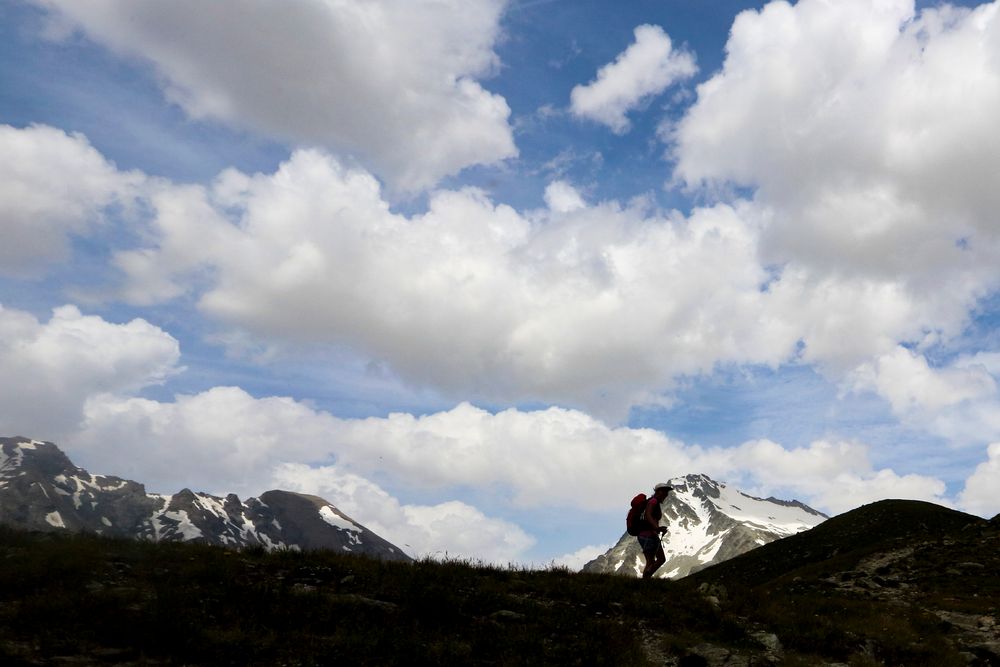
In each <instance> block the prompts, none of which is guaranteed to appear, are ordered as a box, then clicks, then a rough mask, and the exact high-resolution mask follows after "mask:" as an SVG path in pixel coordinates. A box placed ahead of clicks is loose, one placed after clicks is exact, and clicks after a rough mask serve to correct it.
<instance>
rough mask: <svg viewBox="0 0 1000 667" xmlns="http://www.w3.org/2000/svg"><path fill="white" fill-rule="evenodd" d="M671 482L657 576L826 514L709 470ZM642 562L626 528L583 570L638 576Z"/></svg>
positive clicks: (685, 570) (682, 571)
mask: <svg viewBox="0 0 1000 667" xmlns="http://www.w3.org/2000/svg"><path fill="white" fill-rule="evenodd" d="M670 485H671V486H672V487H674V490H673V491H672V492H671V493H670V495H669V496H668V497H667V499H666V500H665V501H664V502H663V505H662V506H661V507H662V509H663V518H664V520H663V521H662V522H661V524H665V525H666V526H667V533H666V535H664V536H663V551H664V553H665V554H666V556H667V562H666V563H665V564H664V565H663V567H661V568H660V570H659V571H658V572H657V573H656V575H654V576H656V577H662V578H670V579H677V578H680V577H683V576H686V575H688V574H690V573H692V572H696V571H698V570H700V569H702V568H705V567H708V566H709V565H713V564H715V563H721V562H722V561H724V560H728V559H730V558H732V557H734V556H738V555H740V554H742V553H745V552H747V551H750V550H751V549H755V548H756V547H759V546H761V545H764V544H767V543H768V542H773V541H774V540H777V539H780V538H782V537H788V536H789V535H794V534H795V533H799V532H802V531H803V530H808V529H810V528H812V527H813V526H816V525H818V524H820V523H822V522H823V521H824V520H826V519H827V516H826V515H825V514H822V513H821V512H817V511H816V510H814V509H812V508H811V507H807V506H806V505H803V504H802V503H800V502H798V501H786V500H778V499H776V498H767V499H762V498H755V497H753V496H749V495H747V494H745V493H743V492H741V491H738V490H736V489H734V488H731V487H729V486H727V485H726V484H723V483H721V482H716V481H715V480H713V479H711V478H710V477H708V476H707V475H700V474H699V475H686V476H684V477H675V478H674V479H671V480H670ZM622 515H623V516H624V512H623V513H622ZM644 563H645V561H644V560H643V557H642V551H641V550H640V549H639V544H638V541H637V540H636V539H635V537H633V536H631V535H629V534H628V533H625V534H624V535H622V537H621V539H620V540H618V543H617V544H616V545H615V546H614V547H612V548H611V549H609V550H608V551H607V552H606V553H605V554H603V555H601V556H598V557H597V558H595V559H594V560H592V561H590V562H589V563H587V564H586V565H584V567H583V571H584V572H606V573H616V574H628V575H635V576H639V575H641V574H642V569H643V566H644Z"/></svg>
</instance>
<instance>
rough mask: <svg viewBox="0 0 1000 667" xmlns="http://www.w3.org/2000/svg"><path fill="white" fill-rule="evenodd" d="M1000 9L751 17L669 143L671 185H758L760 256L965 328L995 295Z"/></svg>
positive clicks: (876, 8) (850, 1) (837, 6)
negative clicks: (891, 295) (847, 281)
mask: <svg viewBox="0 0 1000 667" xmlns="http://www.w3.org/2000/svg"><path fill="white" fill-rule="evenodd" d="M998 7H1000V5H998V4H997V3H989V4H984V5H981V6H979V7H977V8H976V9H974V10H966V9H956V8H953V7H950V6H947V5H945V6H942V7H940V8H937V9H924V10H922V11H921V12H920V13H917V12H916V11H915V9H914V4H913V2H912V0H892V1H881V0H844V1H843V2H825V1H821V0H803V1H802V2H799V3H796V4H795V5H791V4H788V3H785V2H774V3H770V4H768V5H766V6H765V7H764V8H763V9H761V10H760V11H747V12H743V13H742V14H740V15H739V16H738V17H737V18H736V20H735V22H734V24H733V27H732V31H731V33H730V38H729V41H728V43H727V47H726V49H727V57H726V61H725V64H724V66H723V68H722V70H721V71H720V72H719V73H718V74H716V75H715V76H713V77H712V78H711V79H709V80H708V81H706V82H705V83H703V84H701V85H700V86H699V87H698V98H697V101H696V102H695V104H694V105H693V106H692V107H691V109H690V110H689V112H688V113H687V114H686V116H685V117H684V118H683V119H682V120H681V121H680V123H679V124H678V126H677V131H676V134H675V135H673V136H674V139H675V141H676V144H675V145H674V147H673V153H674V157H675V158H676V159H677V168H676V171H675V177H676V178H678V179H680V180H681V181H683V182H686V183H687V184H688V185H690V186H697V185H708V186H711V187H722V188H725V187H727V186H729V185H733V184H736V185H740V186H749V187H751V188H755V189H756V191H755V195H754V198H755V203H756V204H757V205H758V206H759V207H760V208H761V209H762V210H763V211H766V212H767V215H768V216H769V218H768V223H767V224H766V225H765V226H764V228H763V232H762V239H761V257H762V261H764V262H766V263H769V264H774V265H776V266H779V267H785V268H787V269H788V270H792V271H804V272H806V273H807V274H808V275H809V276H810V280H811V281H812V284H822V281H825V280H828V279H832V280H837V281H840V280H842V279H843V277H844V276H850V277H851V279H852V280H857V281H862V280H867V281H871V282H872V283H873V286H877V285H879V284H881V286H882V287H881V288H880V289H885V290H895V291H896V292H898V294H899V296H900V297H901V301H902V302H903V303H908V304H913V305H914V306H916V307H917V309H919V310H922V311H924V312H925V313H927V314H929V315H931V318H930V319H921V320H915V321H919V322H921V326H923V327H925V328H927V329H929V330H932V331H942V332H943V333H944V334H945V335H946V336H947V335H955V334H957V333H958V332H960V330H961V327H962V326H963V325H964V322H965V320H966V317H967V313H968V309H969V308H970V307H971V306H972V305H973V304H974V303H975V302H976V300H977V299H979V298H981V297H982V296H983V295H985V294H987V293H989V292H991V291H992V290H994V289H996V288H997V286H998V285H1000V275H998V272H997V271H996V267H997V266H998V260H1000V234H998V231H1000V228H998V227H997V225H996V214H995V212H996V210H997V209H998V208H1000V190H998V189H997V188H996V182H995V181H996V178H995V175H996V173H997V171H998V169H1000V137H998V135H997V133H996V132H995V131H994V125H995V123H994V121H993V119H994V118H996V117H997V116H998V115H1000V57H998V53H1000V46H998V45H1000V17H998ZM875 288H876V289H879V288H878V287H875ZM908 340H913V338H910V339H908ZM890 350H891V347H887V348H883V349H880V350H874V349H873V351H874V352H875V353H876V354H884V353H887V352H889V351H890Z"/></svg>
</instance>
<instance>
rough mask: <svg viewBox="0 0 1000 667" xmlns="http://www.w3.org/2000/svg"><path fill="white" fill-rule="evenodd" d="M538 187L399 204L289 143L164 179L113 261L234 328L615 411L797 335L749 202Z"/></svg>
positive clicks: (134, 286) (493, 390)
mask: <svg viewBox="0 0 1000 667" xmlns="http://www.w3.org/2000/svg"><path fill="white" fill-rule="evenodd" d="M548 192H549V195H548V198H549V202H550V206H552V208H551V209H543V210H540V211H534V212H529V213H519V212H518V211H515V210H514V209H512V208H510V207H508V206H505V205H502V204H495V203H494V202H492V201H490V200H489V199H488V198H487V197H486V196H485V195H484V194H483V193H482V192H480V191H478V190H474V189H465V190H459V191H440V192H437V193H436V194H435V195H434V196H433V197H432V198H431V200H430V204H429V208H428V210H427V212H426V213H423V214H417V215H413V216H410V217H406V216H402V215H399V214H395V213H393V212H391V211H390V208H389V205H388V203H387V202H386V201H385V200H384V198H383V197H382V195H381V192H380V188H379V185H378V182H377V181H376V180H375V179H374V178H373V177H372V176H371V175H370V174H368V173H367V172H365V171H362V170H357V169H350V168H347V167H345V166H343V165H342V164H341V163H340V162H339V161H337V160H335V159H334V158H332V157H331V156H329V155H327V154H324V153H321V152H317V151H297V152H296V153H294V154H293V155H292V157H291V158H290V159H289V161H288V162H286V163H285V164H283V165H282V166H281V167H280V168H279V169H278V171H277V172H276V173H274V174H270V175H267V174H260V175H256V176H247V175H244V174H241V173H239V172H235V171H227V172H225V173H223V174H222V175H221V176H220V177H219V179H218V180H217V181H216V182H215V183H214V184H213V185H212V186H211V187H209V188H201V187H193V186H192V187H187V188H176V189H175V190H173V191H171V190H169V189H164V190H163V191H162V192H160V193H159V194H158V195H157V196H156V197H155V198H154V199H152V200H151V202H150V203H151V208H152V210H153V211H154V213H155V215H154V219H153V221H152V230H151V232H150V236H151V237H152V238H153V239H154V243H153V244H152V245H151V246H150V247H147V248H139V249H135V250H130V251H126V252H123V253H120V254H118V256H117V260H116V261H117V263H118V265H119V266H120V268H122V269H123V270H124V271H125V273H126V274H127V275H128V277H129V281H128V284H127V287H126V292H125V294H126V296H127V297H129V298H130V299H131V300H132V301H134V302H138V303H146V302H148V301H149V300H151V299H155V298H156V297H169V296H172V295H174V294H178V293H181V292H183V291H184V290H186V289H191V288H193V287H195V286H197V285H199V284H200V285H204V286H205V287H204V292H203V293H202V294H201V296H200V308H201V309H202V311H203V312H204V313H206V314H208V315H210V316H212V317H213V318H215V319H217V320H219V321H221V322H224V323H226V324H228V325H229V326H232V327H236V328H239V329H242V330H244V331H248V332H251V333H253V334H255V335H257V336H259V337H262V338H265V339H269V340H274V341H282V340H283V341H290V342H292V343H296V342H298V343H302V342H309V343H316V342H319V343H326V344H332V345H339V346H346V347H348V348H350V349H353V350H354V351H356V352H359V353H361V354H362V355H365V356H367V357H368V358H371V359H374V360H376V361H378V362H381V363H385V364H387V365H389V366H390V367H391V368H392V369H393V370H394V371H395V372H396V373H398V374H399V375H400V376H401V377H402V378H403V379H404V380H406V381H408V382H411V383H413V384H415V385H423V386H431V387H434V388H436V389H438V390H442V391H444V392H446V393H449V394H450V395H454V396H456V397H458V398H467V397H473V398H477V397H479V398H487V399H490V400H498V401H512V402H513V401H520V400H526V399H527V400H531V399H535V400H541V401H546V402H550V403H562V404H570V405H584V406H588V407H590V408H591V409H595V410H601V411H602V412H603V413H605V414H610V413H617V414H621V413H622V411H623V410H624V409H625V408H626V407H627V406H628V405H631V404H632V403H633V402H635V401H643V400H646V399H647V398H648V396H649V395H650V392H655V391H657V390H658V389H660V388H662V387H664V386H667V385H669V384H670V381H671V378H672V377H674V376H676V375H680V374H686V373H699V372H706V371H709V370H711V368H712V367H713V366H714V364H716V363H718V362H720V361H748V360H749V361H753V362H758V363H769V364H776V363H780V362H781V361H782V360H783V359H784V358H786V357H787V356H788V354H789V353H790V351H791V350H793V349H794V345H795V340H796V337H797V331H796V327H797V325H796V324H794V323H793V322H790V321H786V320H783V319H782V318H781V317H778V316H776V314H775V315H774V316H772V315H769V314H768V308H767V303H768V301H769V299H770V296H769V295H768V294H766V293H763V292H762V291H761V290H760V288H759V287H760V285H761V283H762V282H764V281H765V280H766V279H767V274H766V272H765V271H764V270H763V269H762V268H761V267H760V265H759V264H758V262H757V258H756V233H755V230H754V228H753V227H752V226H750V225H747V224H746V223H745V222H744V221H743V220H742V219H741V213H740V211H738V210H736V209H734V208H732V207H729V206H717V207H714V208H710V209H698V210H696V211H694V212H693V213H692V214H691V216H690V217H689V218H683V217H681V216H680V215H678V214H661V213H657V212H655V211H649V210H646V208H645V206H644V205H643V204H642V203H636V204H633V205H628V206H623V205H621V204H619V203H617V202H614V201H612V202H602V203H599V204H596V205H592V206H591V205H587V204H586V203H585V202H584V201H583V199H582V198H581V197H580V196H579V194H578V193H576V192H575V190H573V189H571V187H570V186H568V185H567V184H564V183H563V184H560V185H554V186H550V188H549V191H548ZM721 266H725V267H726V271H719V270H717V267H721ZM205 276H209V277H210V279H207V280H206V279H205ZM596 341H599V345H597V346H596V347H595V342H596Z"/></svg>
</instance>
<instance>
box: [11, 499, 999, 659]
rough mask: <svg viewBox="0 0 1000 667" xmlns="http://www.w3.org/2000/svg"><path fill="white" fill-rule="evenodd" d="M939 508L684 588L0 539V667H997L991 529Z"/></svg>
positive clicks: (829, 535) (123, 544) (840, 525)
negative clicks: (480, 666)
mask: <svg viewBox="0 0 1000 667" xmlns="http://www.w3.org/2000/svg"><path fill="white" fill-rule="evenodd" d="M942 509H943V508H936V507H934V506H930V507H918V506H913V505H902V506H898V507H895V506H881V507H876V508H874V509H871V506H870V507H869V508H868V509H866V508H862V510H857V512H859V514H857V515H856V516H855V517H854V519H851V514H853V513H851V514H848V515H844V516H843V517H838V519H840V521H837V520H831V522H828V523H829V526H830V527H832V530H831V529H830V528H828V529H827V530H826V531H825V532H823V531H819V532H817V531H818V529H817V531H812V534H811V535H810V534H808V533H807V534H804V535H802V536H799V537H798V538H789V539H788V540H782V541H780V542H776V543H774V544H772V545H768V546H767V547H765V548H761V549H759V550H757V552H753V553H751V554H748V555H747V556H744V557H741V558H737V559H735V560H734V561H730V562H729V563H726V564H723V565H720V566H717V567H715V568H709V569H708V570H705V571H703V572H701V573H699V574H697V575H695V576H694V577H689V578H687V579H684V580H681V581H678V582H669V581H641V580H636V579H631V578H626V577H619V576H612V575H596V574H574V573H570V572H567V571H563V570H551V571H542V572H537V571H521V570H518V569H513V568H496V567H486V566H479V565H474V564H468V563H460V562H445V563H440V562H428V561H423V562H417V563H412V564H407V563H391V562H382V561H377V560H371V559H365V558H359V557H351V556H343V555H339V554H335V553H330V552H312V553H298V552H279V553H272V554H267V553H265V552H263V551H243V552H235V551H229V550H224V549H221V548H217V547H207V546H199V545H190V544H177V543H167V544H150V543H141V542H130V541H120V540H109V539H103V538H99V537H94V536H82V535H77V536H71V535H63V534H53V533H23V532H14V531H11V530H6V529H0V563H2V567H0V664H4V665H18V664H22V665H24V664H52V665H59V664H153V665H155V664H187V665H224V664H235V665H249V664H259V665H328V664H334V663H337V664H342V663H343V662H345V661H346V662H348V663H353V664H382V665H385V664H404V663H405V664H484V665H523V664H560V665H561V664H581V665H591V664H609V665H654V664H666V665H678V666H685V667H687V666H692V665H720V666H721V665H736V664H739V665H744V664H753V665H756V666H760V665H802V666H806V665H810V666H811V665H823V664H833V663H840V664H848V665H852V666H855V667H862V666H874V665H908V666H909V665H928V666H930V665H934V666H935V667H937V666H947V665H969V664H972V665H994V664H1000V626H998V623H997V620H998V619H997V602H998V600H1000V586H998V585H997V582H998V578H997V572H998V562H997V561H998V559H1000V530H998V526H997V522H996V521H994V522H986V521H982V520H976V519H974V518H970V517H968V516H967V515H958V514H957V513H952V514H948V511H947V510H944V513H941V512H939V510H942ZM880 516H882V517H883V518H882V519H879V518H878V517H880ZM844 517H846V518H844ZM879 521H884V522H887V523H889V524H894V527H892V528H888V527H885V528H884V530H883V527H882V526H881V524H880V523H878V522H879ZM865 522H868V523H867V524H865ZM873 522H874V523H873ZM824 525H827V524H824ZM861 525H867V529H866V530H863V531H861V532H858V530H860V529H859V528H858V526H861ZM907 525H909V527H908V528H907ZM921 526H923V528H921ZM873 531H874V532H873ZM873 535H875V537H873ZM783 544H784V547H782V545H783ZM765 549H766V551H765ZM761 568H764V569H767V570H768V571H767V572H766V573H763V574H762V573H761ZM768 568H769V569H768ZM765 575H766V576H765Z"/></svg>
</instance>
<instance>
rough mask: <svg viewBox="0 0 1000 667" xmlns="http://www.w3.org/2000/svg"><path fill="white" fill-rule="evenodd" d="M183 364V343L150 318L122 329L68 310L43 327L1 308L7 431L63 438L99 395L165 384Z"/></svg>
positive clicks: (0, 368)
mask: <svg viewBox="0 0 1000 667" xmlns="http://www.w3.org/2000/svg"><path fill="white" fill-rule="evenodd" d="M179 358H180V348H179V345H178V343H177V341H176V340H175V339H174V338H173V337H172V336H170V335H169V334H167V333H166V332H165V331H163V330H162V329H160V328H158V327H156V326H153V325H152V324H150V323H149V322H146V321H145V320H142V319H134V320H132V321H130V322H126V323H124V324H116V323H113V322H108V321H106V320H104V319H102V318H100V317H96V316H93V315H83V314H82V313H81V312H80V310H79V309H78V308H77V307H76V306H62V307H59V308H56V309H55V310H54V311H53V313H52V317H51V318H50V319H49V320H48V321H47V322H41V321H39V320H38V319H36V318H35V317H34V316H33V315H31V314H30V313H26V312H23V311H19V310H13V309H5V308H3V307H2V306H0V376H2V377H3V378H4V381H3V382H2V383H0V433H4V434H6V435H15V434H18V435H24V436H28V437H38V438H47V439H57V440H61V439H63V438H65V437H67V434H69V433H71V432H73V431H74V430H75V429H76V428H77V427H78V424H79V422H80V420H81V418H82V416H83V410H84V404H85V403H86V402H87V400H88V399H89V398H90V397H91V396H93V395H95V394H99V393H105V392H108V393H124V394H128V393H130V392H134V391H137V390H139V389H141V388H143V387H147V386H150V385H153V384H158V383H161V382H163V381H164V380H165V379H166V378H168V377H169V376H170V375H172V374H173V373H175V372H177V371H178V370H179V369H178V367H177V362H178V360H179Z"/></svg>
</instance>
